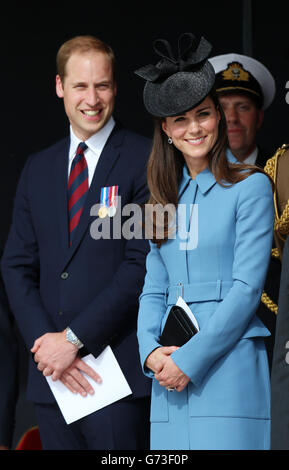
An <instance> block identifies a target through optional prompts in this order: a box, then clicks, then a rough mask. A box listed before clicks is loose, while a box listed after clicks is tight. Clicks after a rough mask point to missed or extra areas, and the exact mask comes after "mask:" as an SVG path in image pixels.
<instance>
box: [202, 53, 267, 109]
mask: <svg viewBox="0 0 289 470" xmlns="http://www.w3.org/2000/svg"><path fill="white" fill-rule="evenodd" d="M208 60H209V61H210V63H211V64H212V65H213V67H214V70H215V73H216V74H218V73H219V72H222V71H224V70H226V68H227V67H228V64H230V63H232V62H239V63H241V64H242V65H243V67H244V68H245V69H246V70H248V71H249V72H250V73H251V74H252V76H253V77H254V78H255V80H257V82H258V83H259V85H260V87H261V90H262V93H263V104H262V109H267V108H268V107H269V106H270V104H271V103H272V101H273V99H274V97H275V93H276V85H275V80H274V77H273V75H272V74H271V73H270V72H269V70H268V69H267V67H265V65H263V64H262V63H261V62H259V61H258V60H256V59H253V58H252V57H248V56H245V55H241V54H235V53H230V54H222V55H218V56H215V57H210V58H209V59H208ZM230 90H231V93H238V90H240V87H238V84H236V87H232V86H231V84H230ZM223 91H225V90H223V89H222V90H219V89H218V92H223ZM228 92H229V89H228Z"/></svg>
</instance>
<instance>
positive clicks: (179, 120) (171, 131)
mask: <svg viewBox="0 0 289 470" xmlns="http://www.w3.org/2000/svg"><path fill="white" fill-rule="evenodd" d="M219 121H220V114H219V111H218V110H217V109H216V108H215V105H214V102H213V100H212V98H210V97H209V96H207V97H206V98H205V99H204V101H202V103H201V104H200V105H198V106H196V107H195V108H193V109H191V110H190V111H187V112H186V113H184V114H180V115H179V116H174V117H167V118H166V119H165V120H164V121H163V123H162V128H163V130H164V132H165V133H166V134H167V136H168V137H171V139H172V141H173V144H174V145H175V147H177V148H178V149H179V150H180V151H181V152H182V154H183V155H184V158H185V160H186V161H187V163H189V162H190V163H192V164H193V160H192V159H207V155H208V153H209V152H210V150H211V149H212V148H213V146H214V144H215V142H216V140H217V137H218V124H219Z"/></svg>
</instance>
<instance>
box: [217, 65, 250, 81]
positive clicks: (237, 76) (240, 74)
mask: <svg viewBox="0 0 289 470" xmlns="http://www.w3.org/2000/svg"><path fill="white" fill-rule="evenodd" d="M222 75H223V79H224V80H238V81H242V82H248V81H249V79H250V74H249V72H247V71H246V70H244V69H243V66H242V65H241V64H239V62H232V63H231V64H228V68H227V69H226V70H224V72H223V74H222Z"/></svg>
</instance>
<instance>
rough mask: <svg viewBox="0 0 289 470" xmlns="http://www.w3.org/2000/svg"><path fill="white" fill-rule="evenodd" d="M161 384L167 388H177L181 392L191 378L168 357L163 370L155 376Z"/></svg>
mask: <svg viewBox="0 0 289 470" xmlns="http://www.w3.org/2000/svg"><path fill="white" fill-rule="evenodd" d="M155 378H156V380H158V382H159V384H160V385H162V386H163V387H166V388H175V389H176V390H177V392H181V391H182V390H184V388H185V387H186V386H187V385H188V383H189V382H190V378H189V377H188V376H187V375H186V374H184V373H183V371H181V369H180V368H179V367H178V366H177V365H176V364H175V363H174V361H173V360H172V358H171V357H170V356H167V357H166V361H165V364H164V366H163V368H162V370H161V371H160V372H159V373H157V374H155Z"/></svg>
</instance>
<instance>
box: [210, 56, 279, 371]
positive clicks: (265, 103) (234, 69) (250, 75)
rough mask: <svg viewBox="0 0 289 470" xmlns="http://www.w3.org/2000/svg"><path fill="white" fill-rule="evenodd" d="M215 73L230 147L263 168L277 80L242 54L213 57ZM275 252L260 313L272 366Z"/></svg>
mask: <svg viewBox="0 0 289 470" xmlns="http://www.w3.org/2000/svg"><path fill="white" fill-rule="evenodd" d="M210 62H211V63H212V65H213V67H214V69H215V72H216V90H217V93H218V97H219V101H220V103H221V106H222V108H223V110H224V112H225V116H226V121H227V130H228V141H229V147H230V150H231V151H232V153H233V154H234V155H235V157H236V158H237V159H238V160H239V161H240V162H242V163H247V164H251V165H258V166H261V167H262V168H263V167H264V166H265V164H266V161H267V160H268V156H269V155H268V152H266V151H265V150H264V149H262V148H260V147H259V146H258V145H257V135H258V131H259V129H260V128H261V126H262V123H263V119H264V111H265V110H266V109H267V108H268V107H269V106H270V104H271V103H272V101H273V99H274V96H275V89H276V86H275V80H274V78H273V76H272V74H271V72H270V71H269V70H268V69H267V67H265V66H264V65H263V64H262V63H261V62H259V61H258V60H256V59H253V58H252V57H248V56H245V55H241V54H235V53H230V54H222V55H219V56H215V57H212V58H211V59H210ZM274 253H275V251H273V252H272V257H271V260H270V265H269V269H268V274H267V278H266V282H265V287H264V293H263V295H262V302H261V303H260V305H259V308H258V311H257V314H258V316H259V317H260V319H261V320H262V321H263V322H264V324H265V325H266V327H267V328H268V329H269V330H270V332H271V336H269V337H267V338H266V340H265V342H266V348H267V353H268V360H269V366H270V367H271V363H272V355H273V347H274V334H275V323H276V318H275V317H276V313H277V302H278V292H279V283H280V272H281V263H280V260H279V259H278V258H276V257H275V256H273V254H274Z"/></svg>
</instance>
